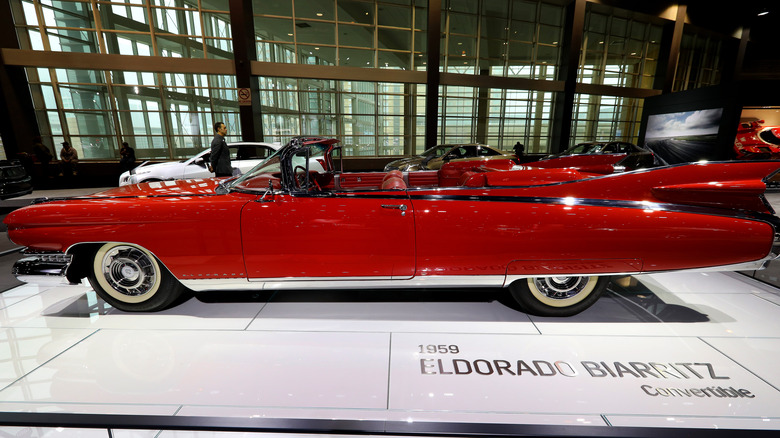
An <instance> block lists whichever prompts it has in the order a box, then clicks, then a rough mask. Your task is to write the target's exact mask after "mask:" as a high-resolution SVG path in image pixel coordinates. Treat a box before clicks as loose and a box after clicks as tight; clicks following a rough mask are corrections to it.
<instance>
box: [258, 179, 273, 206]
mask: <svg viewBox="0 0 780 438" xmlns="http://www.w3.org/2000/svg"><path fill="white" fill-rule="evenodd" d="M269 193H270V194H271V196H273V195H274V182H273V181H271V179H270V178H269V179H268V190H266V191H265V193H263V196H261V197H260V199H258V200H257V202H269V201H270V199H269V200H268V201H266V200H265V197H266V195H268V194H269Z"/></svg>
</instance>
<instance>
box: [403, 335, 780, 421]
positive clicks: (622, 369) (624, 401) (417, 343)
mask: <svg viewBox="0 0 780 438" xmlns="http://www.w3.org/2000/svg"><path fill="white" fill-rule="evenodd" d="M392 349H393V351H392V354H391V361H392V362H391V367H390V370H391V378H390V381H391V382H392V383H393V385H392V390H391V394H390V405H389V407H390V409H406V410H437V409H438V410H456V411H482V412H506V413H511V412H535V413H554V412H570V413H573V412H577V413H596V414H603V415H608V414H614V415H631V414H646V415H704V416H724V417H728V416H733V415H744V416H775V415H777V413H778V410H777V408H776V407H775V406H778V403H780V394H778V392H777V390H776V389H775V388H773V387H772V386H770V385H768V384H767V383H766V382H765V381H763V380H761V379H759V378H757V377H756V376H755V375H754V374H752V373H750V372H749V371H747V370H746V369H745V368H744V367H742V366H740V365H739V364H737V363H735V362H734V361H733V360H731V359H729V358H727V357H725V356H724V355H722V354H721V353H720V352H718V351H716V350H715V349H713V348H711V347H709V346H708V345H707V344H706V343H704V342H702V341H701V340H699V339H681V338H678V339H670V338H652V337H648V338H643V339H642V340H641V342H639V341H637V339H636V338H632V337H619V336H615V337H611V338H608V339H607V338H604V337H599V338H598V339H590V338H589V337H582V338H581V339H578V340H577V341H576V342H573V341H572V336H548V335H545V336H528V335H520V336H501V335H498V336H489V335H462V334H461V335H445V334H424V335H423V334H419V335H413V334H394V335H393V340H392Z"/></svg>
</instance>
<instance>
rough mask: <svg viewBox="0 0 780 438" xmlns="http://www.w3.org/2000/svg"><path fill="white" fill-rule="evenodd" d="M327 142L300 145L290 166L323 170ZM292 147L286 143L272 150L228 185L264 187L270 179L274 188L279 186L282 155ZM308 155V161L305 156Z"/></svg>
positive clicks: (243, 187) (317, 170)
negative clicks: (266, 156)
mask: <svg viewBox="0 0 780 438" xmlns="http://www.w3.org/2000/svg"><path fill="white" fill-rule="evenodd" d="M329 146H330V145H329V144H320V143H314V144H309V145H306V146H304V147H301V148H300V149H299V150H297V151H296V152H295V154H294V155H293V156H292V157H291V158H288V159H291V163H290V164H291V168H292V169H295V168H296V167H298V168H301V167H302V168H304V169H309V170H311V171H316V172H323V171H325V170H326V169H325V166H326V165H325V163H326V160H325V159H324V155H325V152H326V151H327V150H328V147H329ZM291 148H293V146H292V145H289V144H288V145H286V146H284V147H282V148H281V149H279V150H277V151H276V152H274V154H273V155H271V156H270V157H268V158H266V159H265V160H263V161H262V162H260V164H258V165H257V166H255V167H253V168H252V170H250V171H248V172H246V173H245V174H243V175H242V176H241V177H239V178H237V179H235V180H234V181H232V182H230V183H229V187H231V188H233V187H235V188H242V189H250V188H251V189H265V188H268V182H269V181H271V182H272V183H273V185H274V188H281V178H282V157H284V156H287V151H289V150H290V149H291ZM307 156H308V158H309V159H308V163H307V159H306V157H307Z"/></svg>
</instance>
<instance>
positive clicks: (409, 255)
mask: <svg viewBox="0 0 780 438" xmlns="http://www.w3.org/2000/svg"><path fill="white" fill-rule="evenodd" d="M260 198H261V197H260V196H258V200H257V202H250V203H249V204H247V205H246V206H245V207H244V209H243V211H242V214H241V231H242V242H243V246H244V260H245V263H246V269H247V275H248V277H249V278H250V279H255V280H264V279H265V280H268V279H276V280H279V279H282V280H284V279H290V280H292V279H301V278H303V279H310V280H316V279H324V280H334V279H344V280H350V279H364V280H365V279H369V280H378V279H382V280H389V279H404V278H410V277H412V275H413V273H414V267H415V266H414V262H415V260H414V254H415V246H414V214H413V212H412V211H411V209H412V205H411V203H410V201H409V198H408V196H407V194H406V191H405V190H381V189H377V190H372V191H360V192H357V191H332V192H327V191H318V192H316V193H284V194H275V195H273V196H270V197H268V196H267V197H266V198H264V199H262V200H261V199H260Z"/></svg>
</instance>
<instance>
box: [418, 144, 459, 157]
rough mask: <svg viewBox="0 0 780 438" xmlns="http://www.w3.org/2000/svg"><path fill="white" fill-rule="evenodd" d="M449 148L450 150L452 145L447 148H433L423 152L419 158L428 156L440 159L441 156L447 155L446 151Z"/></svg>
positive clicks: (443, 146)
mask: <svg viewBox="0 0 780 438" xmlns="http://www.w3.org/2000/svg"><path fill="white" fill-rule="evenodd" d="M451 148H452V145H449V146H448V145H439V146H434V147H432V148H430V149H428V150H426V151H425V152H423V153H421V154H420V155H419V156H421V157H430V156H434V157H441V156H442V155H444V154H445V153H447V151H448V150H450V149H451Z"/></svg>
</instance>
